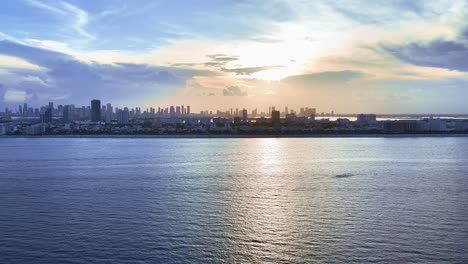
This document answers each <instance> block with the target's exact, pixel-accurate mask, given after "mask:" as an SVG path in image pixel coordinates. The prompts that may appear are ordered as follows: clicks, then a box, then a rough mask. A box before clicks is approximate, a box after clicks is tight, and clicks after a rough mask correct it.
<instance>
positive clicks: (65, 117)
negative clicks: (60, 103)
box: [62, 105, 71, 123]
mask: <svg viewBox="0 0 468 264" xmlns="http://www.w3.org/2000/svg"><path fill="white" fill-rule="evenodd" d="M62 120H63V123H70V121H71V111H70V106H69V105H65V106H64V107H63V115H62Z"/></svg>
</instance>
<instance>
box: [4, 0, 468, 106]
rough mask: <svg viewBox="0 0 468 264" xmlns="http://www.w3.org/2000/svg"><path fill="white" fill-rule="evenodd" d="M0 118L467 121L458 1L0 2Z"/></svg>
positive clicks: (465, 57) (462, 6)
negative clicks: (309, 111) (260, 116)
mask: <svg viewBox="0 0 468 264" xmlns="http://www.w3.org/2000/svg"><path fill="white" fill-rule="evenodd" d="M0 10H2V11H1V12H0V107H2V108H4V107H7V106H8V107H14V106H17V105H18V104H20V103H23V102H27V103H28V104H30V105H32V106H41V105H43V104H46V103H47V102H49V101H53V102H55V104H69V103H74V104H76V105H79V106H81V105H89V101H90V100H91V99H94V98H98V99H101V101H102V102H103V103H108V102H110V103H112V104H114V105H116V106H129V107H134V106H143V107H149V106H156V107H157V106H168V105H170V104H185V105H187V104H190V105H191V106H192V108H193V109H194V110H195V111H199V110H201V109H212V110H215V109H221V110H226V109H229V108H231V107H239V108H242V107H246V108H248V109H253V108H255V107H258V108H259V111H261V110H267V109H268V106H269V105H272V106H276V107H277V108H281V109H284V106H289V108H290V109H291V108H294V109H297V108H299V107H302V106H308V107H316V108H318V111H320V112H322V111H324V112H328V111H331V110H334V111H335V112H350V113H355V112H376V113H468V1H460V0H451V1H418V0H412V1H307V0H297V1H276V0H269V1H253V0H245V1H242V0H240V1H232V0H228V1H224V0H220V1H208V0H206V1H195V0H193V1H189V0H185V1H178V0H171V1H169V0H166V1H164V0H161V1H123V0H115V1H96V0H95V1H88V0H81V1H72V0H68V1H55V0H49V1H46V0H17V1H11V0H6V1H0Z"/></svg>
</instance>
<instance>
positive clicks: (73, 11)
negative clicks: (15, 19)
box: [26, 0, 95, 39]
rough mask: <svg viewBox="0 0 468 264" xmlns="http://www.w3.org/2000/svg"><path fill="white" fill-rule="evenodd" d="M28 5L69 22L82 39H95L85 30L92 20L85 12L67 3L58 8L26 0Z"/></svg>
mask: <svg viewBox="0 0 468 264" xmlns="http://www.w3.org/2000/svg"><path fill="white" fill-rule="evenodd" d="M26 3H28V4H29V5H31V6H34V7H37V8H39V9H42V10H45V11H47V12H49V13H52V14H54V15H56V16H58V17H60V18H63V19H65V20H67V21H69V22H70V23H71V27H72V28H73V29H74V30H75V31H76V32H77V33H78V34H80V35H81V36H82V37H85V38H87V39H94V38H95V37H94V36H93V35H92V34H90V33H89V32H88V31H86V29H85V28H86V26H87V25H88V22H89V20H90V19H89V15H88V13H87V12H86V11H85V10H83V9H81V8H79V7H77V6H75V5H72V4H70V3H67V2H60V4H59V5H58V6H52V5H48V4H45V3H43V2H41V1H38V0H26Z"/></svg>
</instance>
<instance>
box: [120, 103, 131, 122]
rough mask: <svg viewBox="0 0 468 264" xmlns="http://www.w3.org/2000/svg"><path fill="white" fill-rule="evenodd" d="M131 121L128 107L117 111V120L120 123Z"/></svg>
mask: <svg viewBox="0 0 468 264" xmlns="http://www.w3.org/2000/svg"><path fill="white" fill-rule="evenodd" d="M129 121H130V113H129V111H128V108H126V107H125V109H124V110H119V111H118V112H117V122H118V123H119V124H128V123H129Z"/></svg>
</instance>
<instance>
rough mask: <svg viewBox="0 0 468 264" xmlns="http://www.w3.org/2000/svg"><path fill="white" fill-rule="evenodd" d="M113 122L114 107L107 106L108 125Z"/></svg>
mask: <svg viewBox="0 0 468 264" xmlns="http://www.w3.org/2000/svg"><path fill="white" fill-rule="evenodd" d="M111 120H112V105H111V104H107V108H106V123H110V122H111Z"/></svg>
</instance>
